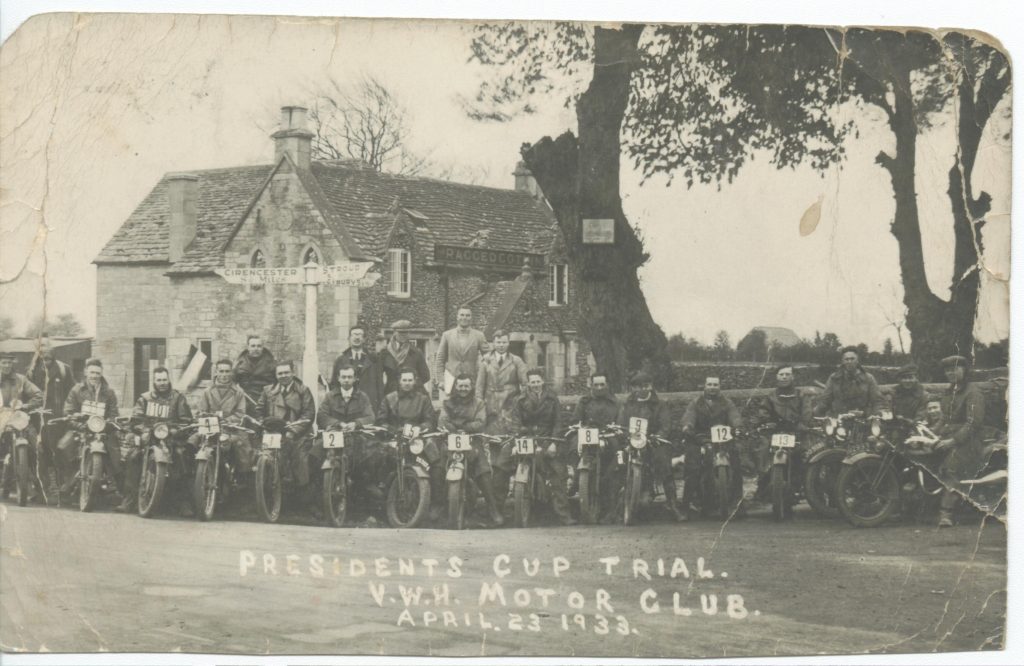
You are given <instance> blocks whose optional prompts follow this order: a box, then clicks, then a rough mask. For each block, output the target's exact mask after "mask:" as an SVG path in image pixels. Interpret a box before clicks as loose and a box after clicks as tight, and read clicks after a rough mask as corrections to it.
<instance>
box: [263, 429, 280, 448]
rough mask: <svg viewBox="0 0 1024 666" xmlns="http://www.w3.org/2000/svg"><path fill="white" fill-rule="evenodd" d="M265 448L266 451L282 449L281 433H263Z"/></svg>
mask: <svg viewBox="0 0 1024 666" xmlns="http://www.w3.org/2000/svg"><path fill="white" fill-rule="evenodd" d="M263 448H265V449H279V448H281V433H279V432H265V433H263Z"/></svg>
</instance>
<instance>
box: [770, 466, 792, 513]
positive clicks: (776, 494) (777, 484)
mask: <svg viewBox="0 0 1024 666" xmlns="http://www.w3.org/2000/svg"><path fill="white" fill-rule="evenodd" d="M771 489H772V516H774V518H775V520H783V519H784V518H785V517H786V515H787V514H788V513H789V480H788V479H787V478H786V467H785V466H784V465H772V476H771Z"/></svg>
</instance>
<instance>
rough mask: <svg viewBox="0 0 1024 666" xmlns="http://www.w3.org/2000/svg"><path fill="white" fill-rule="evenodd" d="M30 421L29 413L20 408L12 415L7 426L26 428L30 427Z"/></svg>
mask: <svg viewBox="0 0 1024 666" xmlns="http://www.w3.org/2000/svg"><path fill="white" fill-rule="evenodd" d="M28 421H29V418H28V414H26V413H25V412H23V411H21V410H20V409H19V410H17V411H15V412H14V414H12V415H11V418H10V419H8V421H7V427H9V428H14V429H15V430H24V429H25V428H27V427H28Z"/></svg>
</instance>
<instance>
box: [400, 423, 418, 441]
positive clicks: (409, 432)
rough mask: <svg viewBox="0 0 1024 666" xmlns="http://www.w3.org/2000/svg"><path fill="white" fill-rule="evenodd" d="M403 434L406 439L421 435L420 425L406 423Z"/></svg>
mask: <svg viewBox="0 0 1024 666" xmlns="http://www.w3.org/2000/svg"><path fill="white" fill-rule="evenodd" d="M402 436H404V437H405V438H406V439H414V438H416V437H419V436H420V427H419V426H414V425H413V424H411V423H406V424H405V425H404V426H402Z"/></svg>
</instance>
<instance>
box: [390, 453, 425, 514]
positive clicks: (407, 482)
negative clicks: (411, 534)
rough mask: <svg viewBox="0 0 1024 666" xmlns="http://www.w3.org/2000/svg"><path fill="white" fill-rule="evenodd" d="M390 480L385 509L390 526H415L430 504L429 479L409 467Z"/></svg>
mask: <svg viewBox="0 0 1024 666" xmlns="http://www.w3.org/2000/svg"><path fill="white" fill-rule="evenodd" d="M401 474H402V478H401V483H399V478H398V476H395V478H394V479H392V480H391V487H389V488H388V499H387V511H388V523H389V524H390V525H391V527H416V526H417V525H418V524H419V523H420V521H421V520H423V516H425V515H426V514H427V507H429V506H430V481H429V480H427V479H425V478H423V477H422V476H419V475H418V474H416V472H414V471H413V470H412V468H410V467H404V468H403V469H402V471H401Z"/></svg>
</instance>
